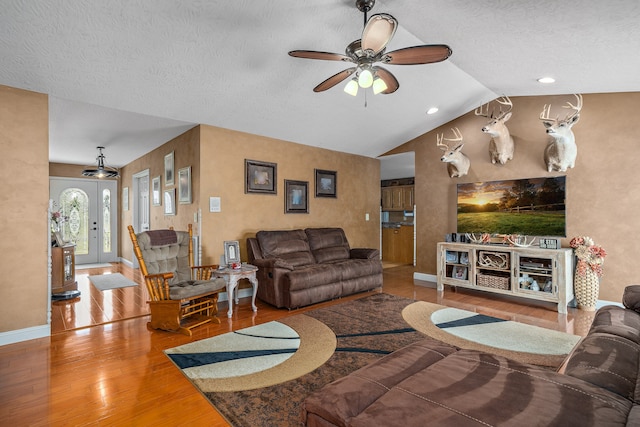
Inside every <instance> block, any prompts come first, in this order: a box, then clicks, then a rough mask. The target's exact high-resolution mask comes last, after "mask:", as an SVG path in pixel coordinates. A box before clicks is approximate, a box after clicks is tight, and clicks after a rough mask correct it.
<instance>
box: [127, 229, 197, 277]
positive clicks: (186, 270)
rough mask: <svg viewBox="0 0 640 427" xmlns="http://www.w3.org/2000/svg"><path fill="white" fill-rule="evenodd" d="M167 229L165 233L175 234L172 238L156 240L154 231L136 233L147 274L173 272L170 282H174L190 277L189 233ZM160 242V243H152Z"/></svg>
mask: <svg viewBox="0 0 640 427" xmlns="http://www.w3.org/2000/svg"><path fill="white" fill-rule="evenodd" d="M165 231H167V232H168V233H167V235H169V234H170V235H173V236H175V242H174V243H167V242H168V241H174V239H170V240H165V241H160V242H159V241H158V239H157V238H155V239H154V241H152V238H154V237H155V235H154V233H152V232H151V233H150V232H148V231H144V232H142V233H140V234H138V235H137V239H138V245H139V246H140V251H141V252H142V258H143V259H144V261H145V265H146V266H147V272H148V273H149V274H159V273H173V278H172V279H171V280H170V281H169V283H170V284H172V285H173V284H176V283H180V282H184V281H186V280H190V279H191V267H190V266H189V233H188V232H186V231H171V230H165ZM154 243H160V244H154Z"/></svg>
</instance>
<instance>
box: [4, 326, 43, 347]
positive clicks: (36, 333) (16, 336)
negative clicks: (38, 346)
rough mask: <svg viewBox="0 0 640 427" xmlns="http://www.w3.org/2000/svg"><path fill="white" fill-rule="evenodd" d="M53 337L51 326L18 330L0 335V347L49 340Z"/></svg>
mask: <svg viewBox="0 0 640 427" xmlns="http://www.w3.org/2000/svg"><path fill="white" fill-rule="evenodd" d="M50 336H51V326H50V325H41V326H33V327H31V328H24V329H17V330H15V331H7V332H2V333H0V346H3V345H7V344H15V343H17V342H22V341H29V340H35V339H38V338H47V337H50Z"/></svg>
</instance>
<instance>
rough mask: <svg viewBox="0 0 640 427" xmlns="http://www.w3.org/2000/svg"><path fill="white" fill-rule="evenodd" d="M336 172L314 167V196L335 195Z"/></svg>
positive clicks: (336, 185) (336, 184)
mask: <svg viewBox="0 0 640 427" xmlns="http://www.w3.org/2000/svg"><path fill="white" fill-rule="evenodd" d="M337 179H338V172H336V171H326V170H322V169H316V197H334V198H335V197H337V195H336V188H337V187H338V182H337Z"/></svg>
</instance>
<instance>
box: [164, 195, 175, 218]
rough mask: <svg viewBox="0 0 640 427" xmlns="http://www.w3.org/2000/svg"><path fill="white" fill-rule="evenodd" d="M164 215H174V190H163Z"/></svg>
mask: <svg viewBox="0 0 640 427" xmlns="http://www.w3.org/2000/svg"><path fill="white" fill-rule="evenodd" d="M164 214H165V215H175V214H176V189H175V188H170V189H168V190H164Z"/></svg>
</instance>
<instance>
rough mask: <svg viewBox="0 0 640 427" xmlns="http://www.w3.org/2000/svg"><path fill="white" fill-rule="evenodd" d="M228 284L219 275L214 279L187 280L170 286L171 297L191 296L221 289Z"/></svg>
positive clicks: (178, 298) (182, 297) (183, 297)
mask: <svg viewBox="0 0 640 427" xmlns="http://www.w3.org/2000/svg"><path fill="white" fill-rule="evenodd" d="M226 286H227V283H226V282H225V281H224V279H221V278H219V277H218V278H215V279H212V280H187V281H185V282H181V283H176V284H173V285H171V286H169V298H170V299H173V300H180V299H185V298H191V297H195V296H198V295H202V294H206V293H209V292H215V291H219V290H221V289H224V288H225V287H226Z"/></svg>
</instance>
